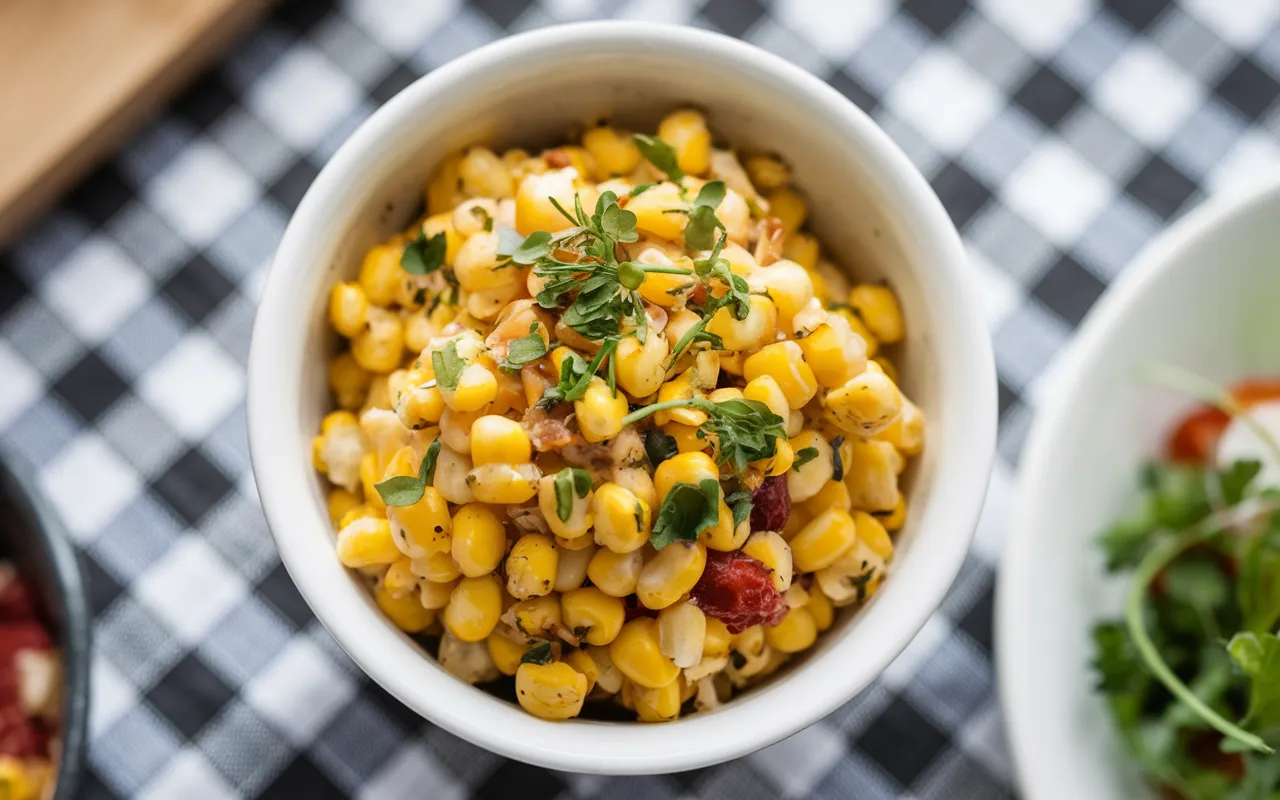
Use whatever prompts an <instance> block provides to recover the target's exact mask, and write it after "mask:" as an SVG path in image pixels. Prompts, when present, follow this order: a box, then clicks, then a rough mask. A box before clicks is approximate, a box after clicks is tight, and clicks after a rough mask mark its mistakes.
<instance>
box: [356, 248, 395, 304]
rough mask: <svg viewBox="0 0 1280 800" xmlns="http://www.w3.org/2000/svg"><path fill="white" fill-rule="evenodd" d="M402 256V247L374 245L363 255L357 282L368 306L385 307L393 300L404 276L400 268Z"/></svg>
mask: <svg viewBox="0 0 1280 800" xmlns="http://www.w3.org/2000/svg"><path fill="white" fill-rule="evenodd" d="M403 254H404V246H403V245H399V244H380V245H376V246H374V247H372V248H370V249H369V252H367V253H365V256H364V261H363V262H361V264H360V279H359V280H360V287H361V288H362V289H364V295H365V300H366V302H367V303H368V304H369V305H374V306H386V305H390V304H391V303H392V302H393V301H394V300H395V297H396V290H397V288H398V286H399V283H400V280H401V278H402V277H403V276H404V270H403V269H402V268H401V267H400V256H402V255H403Z"/></svg>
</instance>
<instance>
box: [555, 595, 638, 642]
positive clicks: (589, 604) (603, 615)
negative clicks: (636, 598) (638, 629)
mask: <svg viewBox="0 0 1280 800" xmlns="http://www.w3.org/2000/svg"><path fill="white" fill-rule="evenodd" d="M560 615H561V619H562V620H563V621H564V624H565V625H566V626H568V628H569V629H570V630H572V631H573V633H574V635H575V636H577V637H578V638H579V639H581V640H583V641H585V642H586V643H588V644H594V645H606V644H609V643H610V642H612V641H613V640H614V639H615V638H616V637H617V635H618V632H619V631H620V630H622V623H623V622H624V621H625V619H626V608H625V606H624V605H623V603H622V600H620V599H618V598H617V597H613V596H611V595H608V594H605V593H604V592H603V591H601V590H600V589H599V588H598V587H595V586H584V587H582V588H580V589H573V590H571V591H568V592H565V593H563V594H562V595H560Z"/></svg>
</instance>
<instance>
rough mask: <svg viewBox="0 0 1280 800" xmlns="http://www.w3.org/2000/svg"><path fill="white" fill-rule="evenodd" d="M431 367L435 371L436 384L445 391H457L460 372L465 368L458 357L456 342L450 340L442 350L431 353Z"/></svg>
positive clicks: (463, 362) (464, 363)
mask: <svg viewBox="0 0 1280 800" xmlns="http://www.w3.org/2000/svg"><path fill="white" fill-rule="evenodd" d="M431 367H432V369H433V370H435V374H436V383H438V384H439V385H440V386H442V387H444V388H446V389H457V388H458V380H459V379H460V378H461V377H462V371H463V370H464V369H466V367H467V364H466V362H465V361H463V360H462V358H461V357H460V356H459V355H458V342H457V341H456V340H450V341H449V343H448V344H446V345H445V346H444V349H443V350H437V351H436V352H434V353H432V354H431Z"/></svg>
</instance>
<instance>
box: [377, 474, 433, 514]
mask: <svg viewBox="0 0 1280 800" xmlns="http://www.w3.org/2000/svg"><path fill="white" fill-rule="evenodd" d="M373 488H375V489H377V490H378V496H379V497H381V498H382V502H384V503H386V504H387V505H389V506H411V505H413V504H414V503H416V502H418V501H419V500H421V499H422V495H424V494H426V491H427V489H426V484H424V483H423V482H422V481H421V480H420V479H419V478H417V477H416V476H413V475H396V476H395V477H393V478H387V479H386V480H385V481H382V482H381V483H375V484H374V485H373Z"/></svg>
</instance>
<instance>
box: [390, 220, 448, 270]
mask: <svg viewBox="0 0 1280 800" xmlns="http://www.w3.org/2000/svg"><path fill="white" fill-rule="evenodd" d="M446 249H447V239H446V238H445V235H444V234H443V233H437V234H436V235H435V236H432V237H431V238H430V239H428V238H427V235H426V234H425V233H423V232H422V231H418V238H416V239H414V240H413V241H412V242H409V243H408V244H407V245H405V247H404V252H403V253H401V254H400V266H401V267H403V268H404V271H405V272H407V273H409V274H410V275H426V274H427V273H429V272H435V271H436V270H438V269H440V267H442V266H444V253H445V250H446Z"/></svg>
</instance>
